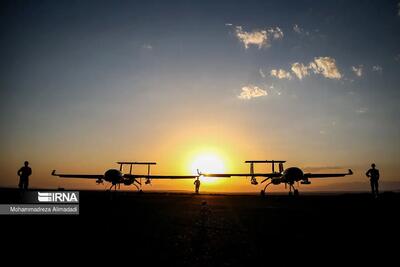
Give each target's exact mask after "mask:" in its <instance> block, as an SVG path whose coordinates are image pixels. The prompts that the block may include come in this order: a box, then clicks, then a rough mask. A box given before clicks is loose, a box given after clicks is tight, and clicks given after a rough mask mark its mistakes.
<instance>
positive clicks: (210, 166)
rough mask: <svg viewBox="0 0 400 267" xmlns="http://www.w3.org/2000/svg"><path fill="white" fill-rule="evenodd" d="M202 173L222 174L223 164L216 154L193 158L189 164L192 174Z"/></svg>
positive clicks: (202, 154)
mask: <svg viewBox="0 0 400 267" xmlns="http://www.w3.org/2000/svg"><path fill="white" fill-rule="evenodd" d="M197 170H199V171H200V172H202V173H224V172H225V163H224V160H223V159H222V157H221V156H219V155H218V154H216V153H210V152H208V153H207V152H205V153H201V154H199V155H197V156H195V157H194V159H193V161H192V162H191V164H190V171H191V172H192V174H197Z"/></svg>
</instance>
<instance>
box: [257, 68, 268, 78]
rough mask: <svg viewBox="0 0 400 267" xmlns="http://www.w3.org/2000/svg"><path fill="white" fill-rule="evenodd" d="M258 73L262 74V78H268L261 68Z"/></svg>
mask: <svg viewBox="0 0 400 267" xmlns="http://www.w3.org/2000/svg"><path fill="white" fill-rule="evenodd" d="M258 72H259V73H260V75H261V77H263V78H265V77H267V75H265V73H264V71H263V70H262V69H261V68H260V69H259V70H258Z"/></svg>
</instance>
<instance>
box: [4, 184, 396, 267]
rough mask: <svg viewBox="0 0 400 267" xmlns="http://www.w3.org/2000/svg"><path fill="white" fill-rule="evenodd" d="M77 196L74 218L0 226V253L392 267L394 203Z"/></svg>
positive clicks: (352, 197) (8, 220)
mask: <svg viewBox="0 0 400 267" xmlns="http://www.w3.org/2000/svg"><path fill="white" fill-rule="evenodd" d="M80 194H81V195H80V213H81V214H80V215H79V216H37V215H32V216H1V217H0V220H1V222H2V228H3V229H8V230H7V232H8V233H11V235H10V237H7V238H9V239H4V238H3V244H4V242H5V240H6V242H7V244H9V245H10V246H11V247H20V246H21V240H32V241H34V242H33V243H32V244H36V245H33V247H35V246H41V245H44V247H46V244H47V245H48V246H47V249H55V250H56V251H59V253H67V252H68V254H69V253H72V254H73V255H75V254H76V253H83V254H85V255H90V257H93V258H97V260H98V259H99V257H100V258H101V259H104V260H110V258H111V259H113V258H115V259H116V260H117V259H120V258H125V259H126V258H127V259H128V260H129V261H131V260H132V261H134V262H137V261H138V260H143V261H145V262H148V263H149V262H151V263H161V264H160V266H161V265H165V266H167V265H166V264H167V263H168V266H176V265H189V266H233V265H235V266H249V265H255V263H258V262H260V261H261V262H263V263H264V264H262V265H268V264H266V263H268V262H271V261H272V260H273V261H274V262H279V263H280V264H278V265H284V263H289V262H293V263H297V262H301V263H305V262H310V261H313V260H314V261H315V259H316V258H319V257H321V258H324V260H323V261H321V265H326V263H332V261H338V262H341V261H343V260H344V259H346V262H347V260H348V258H349V257H350V258H352V259H353V260H354V261H355V262H358V261H364V262H365V261H366V260H367V261H371V262H372V261H375V260H376V261H377V262H379V263H380V265H383V264H382V263H384V262H385V261H388V260H396V262H397V263H398V261H397V258H398V254H399V253H400V252H399V245H398V244H399V243H398V242H399V241H400V240H399V237H400V224H399V222H400V221H399V218H398V213H399V204H400V195H399V194H394V193H383V194H382V195H381V196H380V198H379V199H372V198H371V196H370V195H368V194H341V195H301V196H300V197H297V198H293V197H288V196H285V195H273V196H268V197H265V198H262V197H260V196H258V195H247V196H239V195H201V194H200V195H193V194H173V193H143V194H138V193H127V192H118V193H117V194H116V195H114V196H113V200H110V197H111V195H110V193H107V192H95V191H81V193H80ZM18 196H19V195H18V191H16V190H9V189H0V201H1V203H10V202H17V201H18ZM4 236H5V235H4V234H3V237H4ZM66 239H68V240H70V241H71V240H73V241H74V242H73V244H74V245H73V246H72V247H69V248H68V249H62V250H61V249H60V250H59V249H58V247H57V246H59V245H60V244H59V241H57V240H66ZM40 240H41V241H40ZM42 241H43V244H41V242H42ZM24 242H26V241H24ZM55 244H57V245H55ZM396 253H397V254H396ZM371 262H370V263H371ZM317 263H318V261H317ZM393 263H394V262H393ZM275 265H276V264H275ZM288 265H289V264H288ZM394 265H396V266H398V265H397V264H394Z"/></svg>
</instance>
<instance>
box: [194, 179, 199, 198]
mask: <svg viewBox="0 0 400 267" xmlns="http://www.w3.org/2000/svg"><path fill="white" fill-rule="evenodd" d="M194 186H195V191H196V194H198V193H199V189H200V180H199V178H197V179H196V180H195V181H194Z"/></svg>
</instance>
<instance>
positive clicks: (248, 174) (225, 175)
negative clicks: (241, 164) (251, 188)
mask: <svg viewBox="0 0 400 267" xmlns="http://www.w3.org/2000/svg"><path fill="white" fill-rule="evenodd" d="M200 175H202V176H204V177H221V178H223V177H225V178H230V177H270V178H272V177H280V176H282V174H280V173H200Z"/></svg>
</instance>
